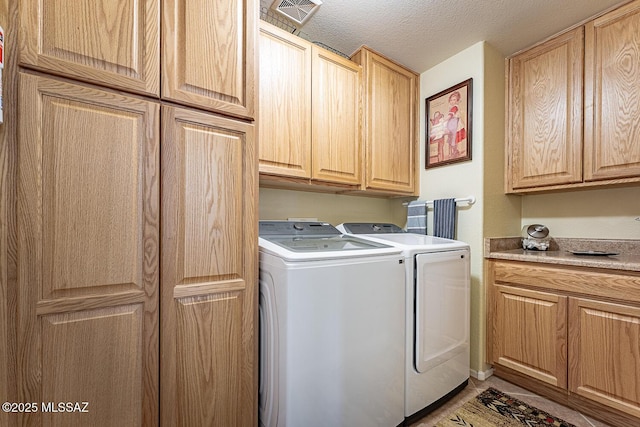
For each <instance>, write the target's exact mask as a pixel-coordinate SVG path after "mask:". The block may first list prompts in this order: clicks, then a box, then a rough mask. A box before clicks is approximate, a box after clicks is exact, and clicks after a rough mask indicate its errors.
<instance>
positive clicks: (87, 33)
mask: <svg viewBox="0 0 640 427" xmlns="http://www.w3.org/2000/svg"><path fill="white" fill-rule="evenodd" d="M19 2H20V18H19V19H20V25H19V26H18V25H17V26H16V27H17V28H20V33H19V37H20V64H21V65H22V66H25V67H29V68H36V69H38V70H43V71H47V72H50V73H55V74H60V75H64V76H69V77H73V78H77V79H80V80H84V81H89V82H91V83H95V84H99V85H103V86H108V87H115V88H118V89H123V90H129V91H134V92H138V93H143V94H148V95H155V96H158V95H159V92H160V21H159V16H160V15H159V14H160V0H141V1H134V0H98V1H87V2H82V3H79V2H73V1H66V0H42V1H34V0H19Z"/></svg>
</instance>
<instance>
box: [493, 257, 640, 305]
mask: <svg viewBox="0 0 640 427" xmlns="http://www.w3.org/2000/svg"><path fill="white" fill-rule="evenodd" d="M494 270H495V276H494V280H495V282H496V283H510V284H514V285H523V286H535V287H541V288H547V289H553V290H556V291H563V292H573V293H579V294H587V295H594V296H599V297H603V298H618V299H624V300H625V301H630V302H631V301H635V302H636V303H637V302H640V275H638V274H634V273H631V272H625V273H612V272H611V271H598V270H595V271H594V269H592V268H590V269H585V268H583V269H580V268H575V267H566V266H553V267H551V266H549V267H545V266H542V265H540V264H535V263H525V262H496V263H495V264H494Z"/></svg>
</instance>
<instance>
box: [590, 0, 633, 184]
mask: <svg viewBox="0 0 640 427" xmlns="http://www.w3.org/2000/svg"><path fill="white" fill-rule="evenodd" d="M585 28H586V39H585V46H586V51H585V62H586V68H585V76H586V80H585V97H586V99H585V101H586V107H587V108H586V111H585V179H586V180H603V179H613V178H628V177H638V176H640V39H639V38H638V33H640V2H638V1H635V2H632V3H630V4H628V5H626V6H624V7H621V8H619V9H616V10H615V11H613V12H610V13H608V14H606V15H604V16H602V17H600V18H598V19H596V20H594V21H591V22H589V23H587V25H586V27H585Z"/></svg>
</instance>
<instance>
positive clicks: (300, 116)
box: [258, 21, 312, 178]
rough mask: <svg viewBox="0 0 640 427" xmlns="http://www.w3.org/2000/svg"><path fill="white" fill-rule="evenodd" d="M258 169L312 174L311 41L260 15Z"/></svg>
mask: <svg viewBox="0 0 640 427" xmlns="http://www.w3.org/2000/svg"><path fill="white" fill-rule="evenodd" d="M258 40H259V44H260V96H259V107H258V111H259V116H260V117H259V119H258V126H259V131H258V134H259V135H260V144H259V146H260V154H259V159H260V160H259V164H260V173H266V174H273V175H282V176H290V177H295V178H311V120H312V117H311V43H309V42H307V41H306V40H304V39H301V38H300V37H296V36H294V35H291V34H289V33H287V32H286V31H284V30H281V29H279V28H277V27H275V26H273V25H269V24H267V23H264V22H263V21H260V28H259V37H258Z"/></svg>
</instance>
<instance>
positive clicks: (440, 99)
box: [425, 79, 473, 169]
mask: <svg viewBox="0 0 640 427" xmlns="http://www.w3.org/2000/svg"><path fill="white" fill-rule="evenodd" d="M472 101H473V79H469V80H465V81H463V82H462V83H458V84H457V85H455V86H452V87H450V88H448V89H446V90H443V91H442V92H438V93H436V94H435V95H433V96H430V97H428V98H427V99H426V107H427V108H426V116H425V129H426V135H425V146H426V147H425V157H426V159H425V169H429V168H434V167H438V166H444V165H448V164H451V163H458V162H465V161H468V160H471V129H472V108H473V102H472Z"/></svg>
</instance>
